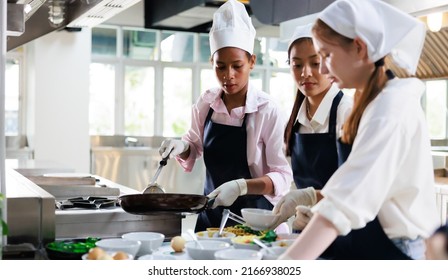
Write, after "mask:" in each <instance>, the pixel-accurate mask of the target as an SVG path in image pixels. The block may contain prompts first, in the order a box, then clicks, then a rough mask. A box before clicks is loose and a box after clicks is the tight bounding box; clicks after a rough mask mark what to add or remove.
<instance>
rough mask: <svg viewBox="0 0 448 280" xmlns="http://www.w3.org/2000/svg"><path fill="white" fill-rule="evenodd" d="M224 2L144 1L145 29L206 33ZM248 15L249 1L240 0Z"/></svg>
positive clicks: (198, 0)
mask: <svg viewBox="0 0 448 280" xmlns="http://www.w3.org/2000/svg"><path fill="white" fill-rule="evenodd" d="M225 2H226V1H225V0H217V1H211V0H145V28H148V29H163V30H176V31H190V32H199V33H208V32H209V31H210V28H211V26H212V21H213V14H214V13H215V11H216V10H217V9H218V8H219V7H220V6H221V5H222V4H223V3H225ZM240 2H242V3H243V4H244V6H245V7H246V10H247V12H248V14H249V15H251V14H252V11H251V9H250V6H249V1H248V0H246V1H242V0H240Z"/></svg>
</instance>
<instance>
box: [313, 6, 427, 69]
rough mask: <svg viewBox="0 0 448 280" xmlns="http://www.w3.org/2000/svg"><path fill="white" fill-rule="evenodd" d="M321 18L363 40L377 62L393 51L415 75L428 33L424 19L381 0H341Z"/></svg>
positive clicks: (370, 54)
mask: <svg viewBox="0 0 448 280" xmlns="http://www.w3.org/2000/svg"><path fill="white" fill-rule="evenodd" d="M318 18H319V19H321V20H322V21H323V22H325V23H326V24H327V25H328V26H330V27H331V28H332V29H333V30H334V31H336V32H338V33H339V34H341V35H343V36H345V37H348V38H351V39H354V38H356V37H359V38H360V39H361V40H363V41H364V42H365V43H366V44H367V50H368V55H369V58H370V59H371V60H372V61H373V62H376V61H378V60H380V59H381V58H383V57H385V56H386V55H388V54H391V56H392V59H393V60H394V61H395V63H396V64H397V65H398V66H400V67H402V68H404V69H406V70H407V71H408V72H409V73H410V74H415V71H416V69H417V65H418V61H419V59H420V55H421V52H422V49H423V44H424V42H425V35H426V28H425V25H424V24H423V23H422V22H421V21H419V20H417V19H415V18H414V17H412V16H410V15H408V14H406V13H404V12H403V11H400V10H399V9H397V8H395V7H393V6H391V5H389V4H386V3H384V2H383V1H379V0H337V1H335V2H333V3H332V4H330V5H329V6H328V7H327V8H325V9H324V10H323V11H322V12H321V13H320V14H319V16H318Z"/></svg>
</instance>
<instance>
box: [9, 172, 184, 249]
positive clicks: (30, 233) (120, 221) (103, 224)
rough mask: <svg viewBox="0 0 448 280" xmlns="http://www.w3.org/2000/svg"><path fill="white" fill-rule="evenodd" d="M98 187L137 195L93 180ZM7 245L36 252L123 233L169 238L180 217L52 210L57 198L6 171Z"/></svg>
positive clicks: (178, 228)
mask: <svg viewBox="0 0 448 280" xmlns="http://www.w3.org/2000/svg"><path fill="white" fill-rule="evenodd" d="M95 177H96V178H97V179H99V184H106V185H108V186H109V187H114V188H119V189H120V195H125V194H135V193H139V192H138V191H136V190H134V189H132V188H128V187H126V186H123V185H120V184H117V183H114V182H112V181H110V180H107V179H105V178H102V177H99V176H95ZM6 187H7V192H6V195H7V215H8V216H7V223H8V226H9V235H8V238H7V244H8V245H21V244H22V245H23V244H28V243H29V244H31V245H32V246H34V247H35V248H36V249H37V250H38V252H41V251H42V248H44V245H45V244H47V243H48V242H51V241H54V240H58V239H59V240H61V239H72V238H86V237H101V238H107V237H120V236H121V235H122V234H123V233H126V232H135V231H156V232H161V233H163V234H165V236H166V237H167V238H171V237H173V236H176V235H180V234H181V228H182V219H183V218H184V216H182V215H174V214H166V215H134V214H130V213H127V212H125V211H124V210H123V209H122V208H121V207H119V206H118V207H114V208H104V209H97V210H96V209H95V210H92V209H82V208H73V209H66V210H59V209H56V208H55V202H56V200H58V199H59V198H56V197H54V196H52V195H51V194H49V193H48V192H46V191H44V190H43V189H42V188H40V187H39V186H37V185H36V184H34V183H33V182H31V181H30V180H29V179H27V178H26V177H25V176H23V175H21V174H20V173H18V172H17V171H15V170H13V169H10V168H7V170H6Z"/></svg>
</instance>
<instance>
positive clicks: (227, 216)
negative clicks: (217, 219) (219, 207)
mask: <svg viewBox="0 0 448 280" xmlns="http://www.w3.org/2000/svg"><path fill="white" fill-rule="evenodd" d="M228 219H231V220H234V221H235V222H237V223H240V224H242V225H244V224H245V223H246V221H244V219H243V217H241V216H238V215H237V214H235V213H232V212H230V210H229V209H224V210H223V211H222V218H221V224H220V225H219V231H218V232H217V233H216V236H215V237H222V232H223V230H224V227H225V226H226V223H227V220H228Z"/></svg>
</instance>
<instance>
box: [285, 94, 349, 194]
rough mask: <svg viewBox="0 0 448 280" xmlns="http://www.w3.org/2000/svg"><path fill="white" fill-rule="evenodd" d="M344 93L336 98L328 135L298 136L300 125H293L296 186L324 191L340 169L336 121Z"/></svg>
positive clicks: (293, 164) (293, 165) (292, 165)
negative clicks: (329, 180) (332, 176)
mask: <svg viewBox="0 0 448 280" xmlns="http://www.w3.org/2000/svg"><path fill="white" fill-rule="evenodd" d="M343 95H344V94H343V93H342V91H339V93H338V94H337V95H336V96H335V97H334V98H333V103H332V104H331V109H330V119H329V123H328V132H327V133H299V127H300V123H299V122H296V123H295V124H294V128H293V131H295V132H294V133H293V134H292V135H291V145H290V147H291V167H292V170H293V174H294V182H295V184H296V187H297V188H299V189H301V188H307V187H311V186H312V187H314V188H315V189H318V190H320V189H322V188H323V187H324V186H325V183H327V181H328V179H330V177H331V175H333V173H334V172H335V171H336V169H338V167H339V164H338V148H337V147H336V143H337V141H336V118H337V112H338V105H339V102H340V101H341V99H342V96H343Z"/></svg>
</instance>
